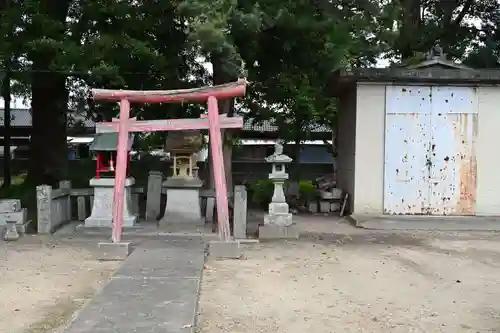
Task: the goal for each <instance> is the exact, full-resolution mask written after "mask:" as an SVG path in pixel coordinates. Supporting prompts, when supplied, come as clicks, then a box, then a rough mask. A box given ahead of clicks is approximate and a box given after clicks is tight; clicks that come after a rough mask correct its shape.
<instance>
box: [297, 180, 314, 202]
mask: <svg viewBox="0 0 500 333" xmlns="http://www.w3.org/2000/svg"><path fill="white" fill-rule="evenodd" d="M299 195H300V198H301V199H302V200H304V201H306V202H307V201H310V200H313V199H314V197H315V196H316V186H314V184H313V182H312V181H310V180H301V181H300V182H299Z"/></svg>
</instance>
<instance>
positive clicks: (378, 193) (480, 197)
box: [353, 84, 500, 216]
mask: <svg viewBox="0 0 500 333" xmlns="http://www.w3.org/2000/svg"><path fill="white" fill-rule="evenodd" d="M477 94H478V135H477V141H476V145H475V147H476V160H477V192H476V215H477V216H500V149H498V148H497V147H498V146H499V145H500V108H499V105H500V87H493V86H491V87H478V88H477ZM356 104H357V107H356V110H357V112H356V147H355V171H356V172H355V177H354V193H355V196H354V203H353V213H354V214H373V215H381V214H382V212H383V200H384V140H385V86H384V85H381V84H359V85H358V87H357V91H356Z"/></svg>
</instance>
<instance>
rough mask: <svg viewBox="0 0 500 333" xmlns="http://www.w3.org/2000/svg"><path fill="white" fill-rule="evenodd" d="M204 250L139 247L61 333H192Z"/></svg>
mask: <svg viewBox="0 0 500 333" xmlns="http://www.w3.org/2000/svg"><path fill="white" fill-rule="evenodd" d="M204 258H205V244H204V242H202V241H200V239H190V240H178V241H177V240H176V241H158V240H155V241H152V242H145V243H144V244H141V245H140V246H139V247H138V248H136V249H135V250H134V252H133V253H132V254H131V255H130V256H129V258H127V260H125V262H124V263H123V265H122V267H121V268H120V269H119V270H118V271H117V273H116V274H115V276H114V277H113V278H112V279H111V280H110V282H109V283H108V284H107V285H106V286H105V287H104V288H103V290H102V291H101V293H99V294H98V295H96V296H95V297H94V299H93V300H92V301H91V302H90V303H89V304H88V305H87V306H86V307H85V308H84V309H83V310H82V311H81V312H80V313H79V315H78V316H77V317H76V319H75V320H74V321H73V322H72V323H71V324H70V325H69V326H68V327H67V329H66V331H65V333H111V332H113V333H116V332H120V333H129V332H130V333H131V332H134V333H160V332H162V333H188V332H194V329H195V320H196V311H197V303H198V294H199V287H200V282H201V274H202V270H203V264H204Z"/></svg>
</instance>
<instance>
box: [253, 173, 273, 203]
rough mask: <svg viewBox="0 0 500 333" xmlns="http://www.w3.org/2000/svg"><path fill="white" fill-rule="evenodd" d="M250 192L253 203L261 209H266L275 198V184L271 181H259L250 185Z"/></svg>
mask: <svg viewBox="0 0 500 333" xmlns="http://www.w3.org/2000/svg"><path fill="white" fill-rule="evenodd" d="M249 192H250V197H251V198H252V199H251V200H252V203H253V204H254V205H256V206H258V207H260V208H265V207H267V205H268V204H269V203H270V202H271V198H272V197H273V192H274V184H273V182H272V181H270V180H269V179H265V180H259V181H257V182H255V183H251V184H250V188H249Z"/></svg>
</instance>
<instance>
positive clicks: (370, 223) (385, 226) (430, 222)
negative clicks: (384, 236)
mask: <svg viewBox="0 0 500 333" xmlns="http://www.w3.org/2000/svg"><path fill="white" fill-rule="evenodd" d="M349 220H350V221H351V222H352V223H353V224H354V225H355V226H356V227H358V228H364V229H373V230H443V231H500V218H494V217H474V216H470V217H465V216H463V217H462V216H441V217H438V216H366V215H351V216H350V217H349Z"/></svg>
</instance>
